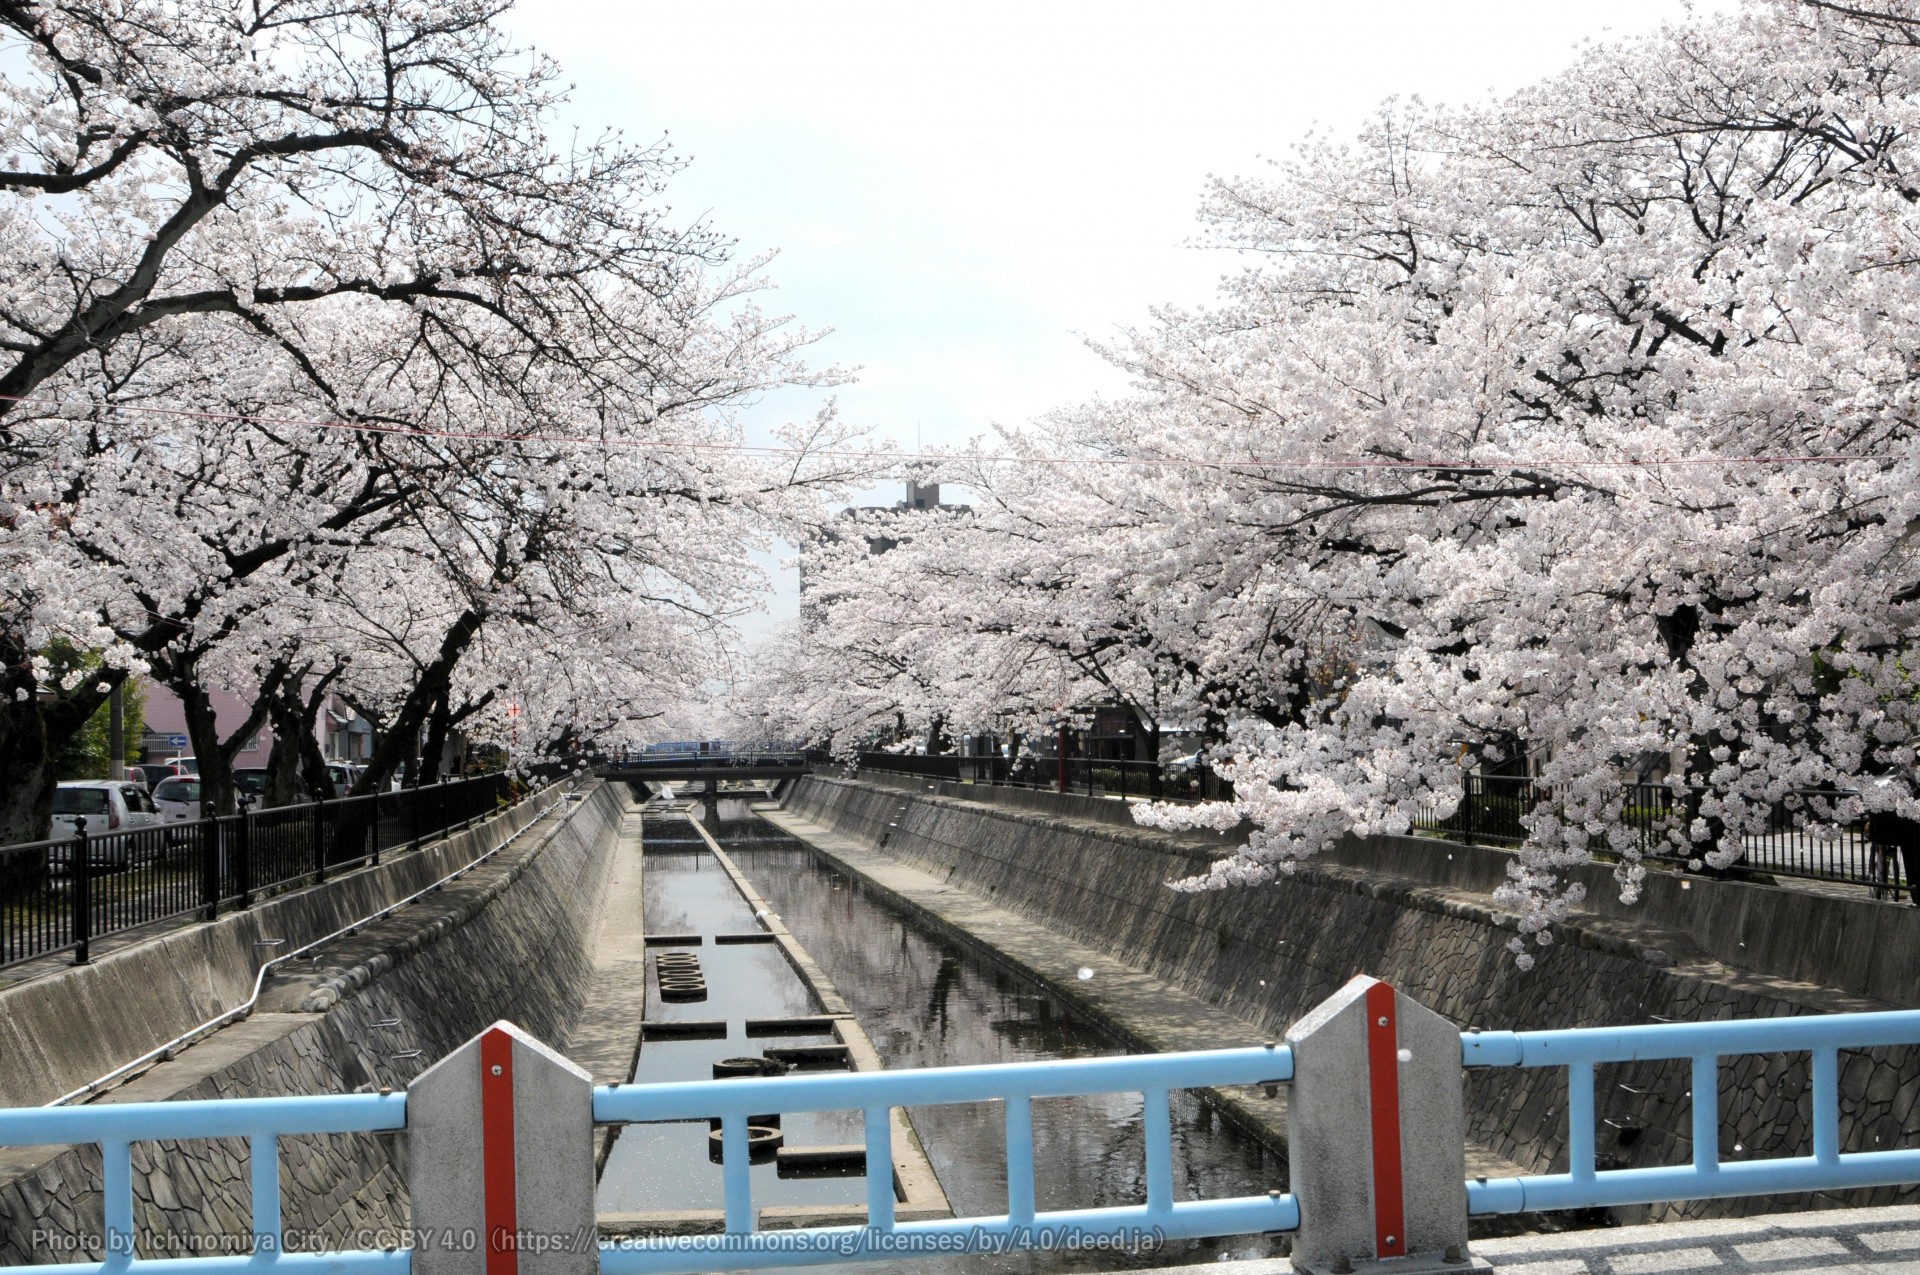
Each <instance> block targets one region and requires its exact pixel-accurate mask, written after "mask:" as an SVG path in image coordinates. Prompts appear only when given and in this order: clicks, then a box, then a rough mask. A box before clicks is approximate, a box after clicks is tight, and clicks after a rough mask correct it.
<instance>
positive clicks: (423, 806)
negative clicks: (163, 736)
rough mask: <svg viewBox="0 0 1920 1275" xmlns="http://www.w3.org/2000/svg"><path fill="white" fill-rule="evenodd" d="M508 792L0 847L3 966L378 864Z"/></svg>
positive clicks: (447, 787) (79, 952)
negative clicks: (341, 871) (329, 874)
mask: <svg viewBox="0 0 1920 1275" xmlns="http://www.w3.org/2000/svg"><path fill="white" fill-rule="evenodd" d="M511 797H512V788H511V783H510V781H509V779H508V778H507V776H505V775H483V776H479V777H477V778H473V779H462V780H455V781H453V782H451V783H442V784H430V785H427V786H425V787H420V788H405V789H401V790H400V791H398V792H383V793H370V794H368V795H366V796H363V797H342V798H339V799H337V800H333V801H317V802H313V803H310V804H306V805H297V806H276V807H274V808H272V809H269V810H248V811H245V812H243V813H241V814H237V815H222V816H219V817H216V818H210V819H200V820H195V821H192V822H188V823H172V824H161V825H156V826H149V827H143V828H134V829H129V830H126V831H121V832H103V833H94V832H90V831H89V830H87V828H86V826H85V822H86V821H85V820H84V819H82V820H80V821H79V823H80V828H81V831H80V834H79V835H77V836H74V837H71V838H67V839H64V840H52V841H35V842H29V843H27V844H25V845H17V846H7V847H4V848H0V968H4V967H5V966H8V965H12V964H15V963H17V962H20V961H26V960H32V959H34V958H36V957H41V956H47V955H51V954H53V953H56V952H65V951H71V952H73V953H74V962H75V964H85V963H86V961H87V960H88V959H89V957H90V956H91V950H90V949H91V944H92V942H93V941H94V940H95V939H100V938H104V937H106V936H108V935H110V934H117V933H120V932H122V931H125V930H130V929H134V928H136V927H138V926H142V925H151V924H153V923H154V922H156V921H165V920H170V919H172V918H175V917H181V916H187V915H190V914H192V913H195V912H199V913H202V914H204V915H205V916H206V917H208V918H209V919H211V918H212V917H213V916H214V915H216V914H217V913H218V912H219V910H220V909H221V908H222V907H227V906H238V907H248V906H250V905H251V904H252V902H253V898H254V896H255V895H256V894H259V893H262V892H264V891H272V890H279V889H283V888H285V887H287V886H289V885H293V884H296V883H300V882H304V881H315V882H318V881H324V880H325V879H326V877H327V874H328V873H330V872H334V871H338V870H341V869H344V868H353V867H358V866H360V865H362V864H369V863H378V862H379V861H380V856H381V855H382V854H386V853H389V852H391V851H393V850H395V849H397V848H399V847H403V846H417V845H419V843H420V842H421V841H423V840H425V839H427V838H429V837H434V836H438V835H439V834H441V833H443V832H446V831H447V830H448V829H451V828H454V827H456V826H458V827H464V826H466V825H467V824H468V823H470V822H472V821H473V820H474V819H476V818H479V817H480V816H482V815H487V814H492V813H493V812H494V811H496V810H498V809H500V808H501V807H502V806H503V805H505V804H507V803H508V802H509V801H510V800H511Z"/></svg>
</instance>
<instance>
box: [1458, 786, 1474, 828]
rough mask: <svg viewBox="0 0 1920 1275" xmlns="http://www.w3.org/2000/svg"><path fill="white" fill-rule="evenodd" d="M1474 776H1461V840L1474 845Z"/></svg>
mask: <svg viewBox="0 0 1920 1275" xmlns="http://www.w3.org/2000/svg"><path fill="white" fill-rule="evenodd" d="M1473 797H1474V793H1473V776H1472V775H1462V776H1460V840H1461V841H1463V842H1465V843H1466V844H1467V845H1472V844H1473Z"/></svg>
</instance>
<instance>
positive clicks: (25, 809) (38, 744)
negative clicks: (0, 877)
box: [0, 682, 54, 846]
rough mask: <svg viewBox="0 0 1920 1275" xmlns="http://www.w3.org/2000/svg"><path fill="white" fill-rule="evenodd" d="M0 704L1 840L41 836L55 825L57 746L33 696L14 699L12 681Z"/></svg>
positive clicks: (14, 841) (2, 842)
mask: <svg viewBox="0 0 1920 1275" xmlns="http://www.w3.org/2000/svg"><path fill="white" fill-rule="evenodd" d="M8 687H9V689H8V690H7V703H5V704H4V705H0V775H5V776H6V777H7V782H6V783H5V784H4V785H0V789H3V790H4V796H0V845H4V846H11V845H18V844H19V843H20V842H22V841H43V840H45V839H46V836H47V833H48V832H50V831H51V830H52V828H53V782H54V781H53V750H52V749H50V748H48V747H47V727H46V722H45V720H44V719H43V718H42V716H41V713H40V706H39V705H38V704H36V703H35V702H34V701H33V699H32V698H31V694H32V693H31V692H28V694H29V698H28V699H26V700H15V699H14V698H13V693H12V690H11V682H9V684H8Z"/></svg>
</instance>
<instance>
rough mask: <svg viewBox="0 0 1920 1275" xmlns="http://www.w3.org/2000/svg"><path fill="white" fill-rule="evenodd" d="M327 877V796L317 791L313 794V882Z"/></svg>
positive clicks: (320, 881)
mask: <svg viewBox="0 0 1920 1275" xmlns="http://www.w3.org/2000/svg"><path fill="white" fill-rule="evenodd" d="M326 879H327V798H326V794H324V793H318V792H316V793H315V794H314V795H313V883H314V884H315V885H320V884H322V883H323V882H325V881H326Z"/></svg>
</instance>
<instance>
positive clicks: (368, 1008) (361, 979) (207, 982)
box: [0, 785, 637, 1264]
mask: <svg viewBox="0 0 1920 1275" xmlns="http://www.w3.org/2000/svg"><path fill="white" fill-rule="evenodd" d="M630 806H631V803H630V799H629V798H628V796H627V794H626V789H625V786H624V785H596V786H594V787H593V788H592V789H591V790H590V791H587V792H586V793H585V795H584V796H583V797H580V798H577V799H573V800H568V801H563V802H562V803H561V804H560V806H559V807H557V808H556V809H555V811H554V812H553V813H552V814H550V815H548V816H546V817H545V818H542V819H541V820H540V821H539V823H538V824H537V825H536V826H533V827H530V828H527V831H526V833H525V835H523V836H521V837H520V838H519V839H518V840H516V841H515V842H514V843H513V844H512V845H511V846H509V847H508V848H506V849H505V850H502V851H501V852H500V853H499V854H497V855H495V856H494V857H493V858H492V859H490V860H488V861H487V862H486V863H485V864H482V865H481V866H479V867H477V868H475V869H474V870H473V871H471V872H469V873H468V874H467V875H466V876H464V877H462V878H461V879H460V880H458V881H456V882H452V883H450V884H448V885H447V886H445V887H444V888H443V889H442V890H440V891H438V892H435V893H433V894H431V895H428V896H427V897H426V898H424V899H422V900H420V901H419V902H417V903H415V904H413V905H412V906H410V907H408V908H405V909H403V910H402V911H400V912H397V913H395V914H394V915H393V916H391V917H389V918H386V919H385V920H382V921H380V922H376V923H374V924H372V925H369V926H367V927H365V928H364V929H362V930H361V931H360V932H359V933H357V934H355V935H353V936H350V937H347V938H343V939H341V940H340V941H339V942H337V943H336V944H333V945H330V946H329V947H328V948H326V949H324V950H323V953H322V954H321V957H320V959H319V960H317V961H315V962H314V963H312V964H311V965H310V966H308V965H305V964H304V963H302V965H303V968H300V969H299V970H298V971H297V972H294V973H289V974H287V975H284V976H282V975H278V974H276V975H275V976H273V977H272V978H271V979H270V981H269V982H268V985H267V988H266V991H265V994H264V995H263V997H262V1001H261V1005H260V1007H259V1009H258V1010H256V1012H255V1013H254V1014H253V1015H252V1016H250V1017H249V1018H248V1019H246V1020H245V1021H244V1022H241V1023H238V1024H236V1025H234V1026H231V1027H228V1028H225V1029H223V1030H221V1031H219V1032H217V1033H215V1034H214V1035H212V1036H211V1037H209V1038H207V1039H205V1040H203V1041H201V1042H199V1043H197V1044H195V1045H194V1046H192V1047H191V1048H189V1049H186V1050H184V1051H183V1052H182V1053H181V1054H180V1055H179V1056H178V1057H177V1058H175V1059H172V1060H170V1061H166V1062H162V1063H160V1064H159V1065H157V1066H156V1067H154V1068H153V1069H152V1070H151V1071H148V1072H147V1073H145V1074H144V1075H142V1076H140V1077H139V1078H138V1079H136V1080H134V1081H132V1082H130V1083H128V1084H127V1085H125V1086H123V1087H121V1088H119V1089H116V1090H114V1091H113V1092H112V1093H111V1094H110V1095H108V1097H107V1098H106V1099H104V1101H116V1102H133V1101H155V1100H163V1099H190V1098H216V1097H219V1098H235V1097H254V1096H265V1095H274V1094H294V1093H341V1092H354V1091H366V1090H375V1089H380V1088H383V1087H393V1088H400V1087H403V1086H405V1085H406V1083H407V1082H408V1081H409V1080H411V1079H412V1078H413V1077H414V1076H416V1075H418V1074H419V1073H420V1072H422V1071H424V1070H425V1069H426V1068H427V1067H428V1066H430V1065H432V1064H433V1063H434V1062H435V1061H436V1060H437V1059H439V1058H440V1057H442V1056H444V1055H445V1054H447V1053H449V1052H451V1051H452V1050H453V1049H454V1048H456V1047H457V1046H459V1045H460V1044H462V1043H464V1042H465V1041H466V1040H468V1039H470V1038H471V1037H472V1036H473V1035H475V1034H476V1033H477V1032H479V1031H480V1030H481V1029H482V1028H484V1027H485V1026H486V1025H487V1024H489V1023H491V1022H493V1021H494V1020H496V1019H500V1018H506V1019H510V1020H512V1021H514V1022H516V1023H518V1024H519V1025H520V1026H522V1027H523V1028H525V1029H526V1030H527V1031H529V1032H531V1033H533V1034H534V1035H536V1036H539V1037H541V1038H542V1039H544V1040H547V1041H549V1042H552V1043H554V1044H555V1045H557V1046H564V1045H565V1044H566V1039H567V1036H568V1034H569V1032H570V1031H571V1030H572V1028H573V1026H574V1023H575V1021H576V1019H577V1017H578V1014H579V1011H580V1006H581V1004H582V1002H583V1000H584V993H585V990H586V988H587V986H588V983H589V982H590V980H591V977H592V972H593V971H592V950H591V949H592V942H593V938H594V934H595V931H596V928H597V922H598V917H597V915H596V912H597V909H598V908H599V906H600V903H601V899H602V897H603V895H604V892H605V885H606V877H607V869H608V865H609V863H610V862H611V858H612V855H611V851H612V848H613V846H614V844H615V842H616V841H617V839H618V837H619V834H620V830H621V825H622V822H623V819H624V818H626V816H627V812H628V810H629V809H630ZM534 814H535V811H534V809H533V806H532V804H531V803H528V804H526V805H523V806H522V807H519V808H517V809H515V810H513V811H509V812H507V813H505V814H503V815H501V816H499V817H497V818H496V819H494V820H490V821H488V822H487V823H486V824H483V825H479V826H476V827H475V828H474V829H472V830H471V831H470V832H467V833H464V834H461V835H459V836H457V837H455V838H453V839H451V840H450V841H449V842H448V843H446V844H444V845H442V846H439V847H434V848H430V849H423V850H421V851H419V852H417V853H415V854H413V855H409V856H403V857H401V858H400V859H397V860H395V861H394V862H392V863H391V864H383V865H382V866H381V868H380V869H377V870H375V873H378V874H380V876H381V879H379V880H357V879H355V878H343V879H341V880H340V881H337V882H330V883H328V884H327V885H326V886H323V887H318V888H316V889H314V890H310V891H306V892H303V893H302V894H300V895H292V896H287V897H286V898H284V899H282V900H275V901H272V902H270V903H268V904H265V905H262V906H260V907H258V908H256V909H254V910H253V911H252V912H248V913H239V914H235V915H234V916H231V917H227V918H223V919H222V920H221V921H219V922H216V923H214V924H211V925H205V926H198V927H194V928H193V929H190V930H187V931H182V932H180V933H178V934H175V935H169V936H166V937H165V938H162V939H158V940H155V941H154V942H152V943H150V944H145V945H140V946H136V947H130V948H127V949H125V950H123V951H121V952H118V953H115V954H114V956H113V957H111V958H108V959H107V960H103V961H101V962H100V963H99V964H98V965H96V966H94V967H90V968H87V969H79V970H73V971H70V972H69V973H68V974H65V975H61V976H56V977H53V978H49V979H43V980H39V981H38V982H36V983H30V984H27V985H25V986H24V987H22V988H19V989H15V992H17V993H21V994H25V993H28V992H31V993H33V995H34V997H35V998H37V999H35V1000H32V1001H30V1002H29V1003H30V1004H33V1005H39V1004H42V1003H46V1004H55V1003H58V1001H59V1000H60V998H61V997H63V996H64V997H66V999H67V1003H68V1004H69V1006H70V1010H69V1012H70V1013H72V1014H74V1015H76V1017H75V1018H74V1019H73V1020H72V1021H71V1022H70V1023H69V1024H68V1026H67V1028H66V1030H65V1031H64V1032H62V1033H57V1034H52V1035H50V1036H49V1037H47V1038H46V1039H51V1040H53V1041H55V1042H59V1041H63V1040H64V1041H70V1042H71V1044H70V1045H69V1046H68V1047H67V1050H66V1056H61V1057H53V1058H49V1059H48V1061H47V1062H46V1063H45V1064H44V1066H45V1067H46V1068H47V1075H46V1076H44V1077H43V1078H42V1079H41V1082H40V1083H41V1086H42V1088H41V1089H40V1090H38V1091H37V1093H36V1095H35V1096H33V1097H28V1098H26V1099H25V1101H27V1102H32V1101H36V1100H37V1101H42V1102H44V1101H46V1098H47V1097H49V1096H52V1095H53V1094H54V1093H58V1092H59V1091H60V1090H59V1088H57V1087H56V1086H68V1085H70V1084H78V1083H84V1082H85V1081H86V1080H87V1079H89V1078H90V1077H91V1076H93V1075H97V1074H100V1073H102V1072H104V1071H106V1070H108V1069H110V1068H111V1067H113V1066H115V1065H117V1064H119V1063H121V1062H124V1061H126V1060H127V1059H128V1058H131V1057H134V1056H137V1055H138V1054H139V1053H141V1052H142V1051H144V1050H146V1049H149V1048H152V1047H153V1045H155V1044H157V1043H159V1042H160V1041H164V1040H165V1039H168V1038H169V1037H170V1036H171V1035H172V1034H174V1033H176V1032H177V1031H181V1030H185V1029H186V1028H187V1027H191V1026H193V1025H194V1024H195V1023H197V1022H199V1021H203V1020H204V1019H205V1018H207V1017H210V1016H211V1015H212V1014H213V1013H215V1012H217V1011H218V1010H219V1009H222V1008H225V1007H227V1006H230V1005H233V1004H237V1003H239V1002H241V1001H244V1000H245V999H246V997H247V995H249V994H250V993H251V990H252V984H253V974H254V969H255V968H256V966H255V965H254V964H252V961H253V960H254V956H253V949H252V943H253V941H254V939H255V938H256V937H258V936H270V937H286V938H288V940H289V942H290V943H291V944H292V945H293V946H298V945H300V944H301V943H302V942H305V941H309V940H310V939H312V938H318V937H320V936H321V935H323V934H325V933H327V932H329V931H330V930H332V929H334V928H338V927H339V926H343V925H346V924H349V923H351V922H352V921H353V920H355V919H357V918H358V917H360V916H364V915H366V914H368V913H369V912H371V911H374V910H377V909H378V908H379V907H380V906H383V904H384V903H386V902H391V901H393V900H395V899H398V898H401V897H404V896H405V895H406V894H408V893H410V892H411V891H413V890H418V889H421V888H423V887H425V886H427V885H430V884H432V883H433V882H434V881H435V880H437V879H439V878H440V877H443V876H446V875H447V874H448V873H450V872H452V871H454V870H455V869H456V868H458V867H459V866H461V865H462V864H463V863H466V862H470V861H471V860H472V859H474V858H475V857H476V856H477V855H479V854H480V853H483V852H484V851H486V850H487V849H490V848H492V847H493V846H496V845H499V844H500V843H501V842H502V841H504V840H505V839H506V838H507V837H509V836H511V835H512V834H513V833H515V832H518V831H520V829H521V828H522V827H524V826H526V825H527V823H528V822H529V820H531V819H532V818H533V817H534ZM634 818H636V819H637V815H636V816H634ZM358 875H359V876H373V875H375V874H374V873H365V874H358ZM369 904H370V906H369ZM356 909H360V910H356ZM303 934H304V935H305V936H306V937H304V938H303V937H302V935H303ZM108 967H113V968H111V969H109V968H108ZM143 988H144V989H146V990H147V992H148V993H149V995H148V996H147V997H145V998H144V1000H145V1001H146V1003H147V1004H149V1005H150V1006H151V1013H150V1014H149V1013H147V1012H146V1011H144V1010H143V997H142V989H143ZM14 994H15V993H8V994H7V995H9V996H12V995H14ZM83 1015H84V1016H86V1017H80V1016H83ZM143 1018H149V1019H150V1020H151V1021H142V1019H143ZM14 1019H15V1011H14V1008H13V1006H11V1005H9V1004H7V1003H6V1001H5V1000H4V999H0V1024H8V1025H9V1026H10V1027H12V1026H17V1024H15V1023H14V1021H13V1020H14ZM29 1030H30V1028H29ZM30 1038H31V1037H30ZM9 1063H11V1057H9ZM4 1070H10V1068H7V1069H0V1071H4ZM56 1077H57V1078H56ZM10 1079H11V1077H10ZM50 1088H51V1090H52V1092H51V1093H49V1092H48V1090H49V1089H50ZM13 1101H16V1102H18V1101H20V1100H19V1099H13ZM403 1157H404V1149H403V1146H402V1141H401V1139H400V1138H398V1137H397V1136H394V1135H361V1136H350V1137H349V1136H340V1137H305V1138H288V1139H285V1140H283V1141H282V1143H281V1175H282V1178H281V1196H282V1206H283V1210H284V1216H285V1220H286V1226H287V1228H288V1235H289V1242H290V1244H292V1243H296V1242H298V1241H299V1240H300V1239H301V1237H302V1234H303V1233H306V1234H308V1235H312V1236H314V1237H315V1238H316V1240H317V1239H318V1238H319V1237H324V1239H325V1246H326V1247H331V1248H343V1247H346V1248H351V1247H366V1246H369V1245H377V1244H378V1242H379V1240H380V1235H379V1231H378V1228H392V1227H395V1226H397V1225H399V1224H401V1223H403V1222H404V1221H405V1218H406V1215H407V1214H406V1189H405V1163H404V1158H403ZM133 1164H134V1195H135V1223H136V1230H137V1232H138V1233H140V1234H141V1235H142V1236H143V1237H146V1238H144V1239H143V1241H142V1245H141V1248H140V1256H142V1257H147V1256H154V1257H165V1256H188V1255H206V1254H209V1253H212V1252H245V1251H246V1240H245V1236H246V1233H247V1225H248V1216H249V1204H248V1199H249V1193H248V1185H247V1184H248V1171H249V1170H248V1151H247V1146H246V1143H245V1142H244V1141H243V1140H218V1141H209V1142H188V1143H180V1144H173V1143H141V1144H136V1145H135V1148H134V1152H133ZM100 1185H101V1183H100V1155H99V1152H98V1149H97V1148H93V1147H69V1148H58V1147H41V1148H15V1149H11V1150H0V1263H4V1264H14V1263H20V1262H28V1261H35V1262H45V1261H63V1260H65V1261H73V1260H84V1259H87V1258H89V1257H92V1258H94V1259H95V1260H97V1258H98V1256H99V1254H98V1252H97V1250H96V1251H93V1252H91V1253H90V1252H89V1251H88V1250H87V1246H88V1245H90V1244H97V1243H98V1242H99V1241H98V1237H99V1235H100V1232H101V1224H102V1219H101V1197H100ZM387 1242H389V1243H391V1242H393V1241H392V1239H391V1238H389V1239H388V1240H387ZM220 1243H225V1244H226V1245H227V1246H228V1247H225V1248H209V1247H208V1246H209V1245H210V1244H220ZM313 1246H315V1247H319V1246H320V1245H319V1244H318V1243H315V1244H314V1245H313Z"/></svg>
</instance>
